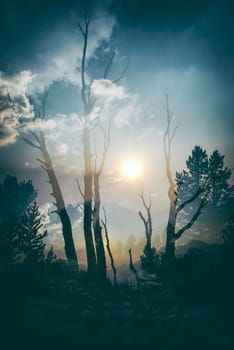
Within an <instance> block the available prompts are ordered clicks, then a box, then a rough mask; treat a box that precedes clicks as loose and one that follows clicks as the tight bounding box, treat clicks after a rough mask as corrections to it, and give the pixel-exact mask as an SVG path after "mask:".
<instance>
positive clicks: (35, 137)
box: [30, 131, 41, 145]
mask: <svg viewBox="0 0 234 350" xmlns="http://www.w3.org/2000/svg"><path fill="white" fill-rule="evenodd" d="M30 134H31V135H32V136H33V137H34V139H35V140H36V141H37V142H38V144H39V145H40V144H41V140H40V139H39V137H38V136H37V134H36V133H35V132H34V131H30Z"/></svg>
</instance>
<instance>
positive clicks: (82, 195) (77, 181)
mask: <svg viewBox="0 0 234 350" xmlns="http://www.w3.org/2000/svg"><path fill="white" fill-rule="evenodd" d="M76 183H77V187H78V190H79V192H80V195H81V197H82V198H85V196H84V192H83V191H82V189H81V186H80V183H79V180H78V179H76Z"/></svg>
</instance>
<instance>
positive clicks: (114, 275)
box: [102, 208, 118, 287]
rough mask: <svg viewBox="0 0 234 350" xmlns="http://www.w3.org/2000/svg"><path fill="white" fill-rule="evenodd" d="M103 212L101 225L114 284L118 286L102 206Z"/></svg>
mask: <svg viewBox="0 0 234 350" xmlns="http://www.w3.org/2000/svg"><path fill="white" fill-rule="evenodd" d="M103 213H104V220H102V225H103V227H104V231H105V237H106V249H107V251H108V255H109V258H110V262H111V268H112V271H113V280H114V286H115V287H117V286H118V282H117V271H116V267H115V262H114V258H113V255H112V251H111V247H110V240H109V235H108V229H107V217H106V211H105V209H104V208H103Z"/></svg>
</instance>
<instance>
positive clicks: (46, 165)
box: [24, 132, 79, 271]
mask: <svg viewBox="0 0 234 350" xmlns="http://www.w3.org/2000/svg"><path fill="white" fill-rule="evenodd" d="M32 134H33V136H34V138H35V141H36V142H37V144H34V143H32V142H31V141H29V140H27V139H24V140H25V141H26V142H27V143H28V144H29V145H30V146H32V147H34V148H37V149H39V150H40V151H41V153H42V156H43V160H40V159H38V161H39V162H40V163H41V167H42V168H43V169H44V170H45V171H46V173H47V175H48V178H49V183H50V185H51V187H52V193H51V195H52V196H53V197H54V198H55V203H54V205H55V206H56V208H57V209H56V210H55V212H56V213H57V214H58V215H59V217H60V220H61V223H62V233H63V239H64V243H65V247H64V248H65V254H66V258H67V261H68V264H69V266H70V267H71V268H72V269H73V270H74V271H78V270H79V267H78V259H77V254H76V250H75V245H74V241H73V235H72V226H71V221H70V218H69V216H68V214H67V211H66V207H65V203H64V199H63V195H62V192H61V189H60V186H59V183H58V180H57V177H56V175H55V172H54V168H53V164H52V161H51V158H50V155H49V152H48V150H47V147H46V142H45V136H44V134H43V133H42V132H40V137H38V136H37V135H36V134H34V133H32Z"/></svg>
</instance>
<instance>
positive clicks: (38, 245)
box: [19, 202, 47, 264]
mask: <svg viewBox="0 0 234 350" xmlns="http://www.w3.org/2000/svg"><path fill="white" fill-rule="evenodd" d="M42 226H43V225H42V223H41V217H40V211H39V206H38V205H37V203H36V202H34V203H33V204H31V205H30V206H29V207H28V208H27V210H26V211H25V212H24V214H23V216H22V217H21V221H20V234H19V244H20V250H21V251H22V253H23V254H24V256H25V262H27V263H30V264H34V263H41V262H43V260H44V257H45V243H44V238H45V237H46V235H47V232H46V231H44V232H43V233H41V229H42Z"/></svg>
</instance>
